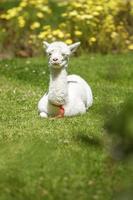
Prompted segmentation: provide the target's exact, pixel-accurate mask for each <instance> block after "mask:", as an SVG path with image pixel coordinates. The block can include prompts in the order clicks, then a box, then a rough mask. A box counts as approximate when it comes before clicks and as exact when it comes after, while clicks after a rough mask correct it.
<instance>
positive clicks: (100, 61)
mask: <svg viewBox="0 0 133 200" xmlns="http://www.w3.org/2000/svg"><path fill="white" fill-rule="evenodd" d="M132 63H133V57H132V55H131V54H124V55H106V56H105V55H82V56H80V57H73V58H71V60H70V66H69V70H68V71H69V73H70V74H71V73H75V74H78V75H80V76H82V77H83V78H84V79H85V80H87V81H88V83H89V84H90V85H91V87H92V91H93V94H94V104H93V107H92V108H90V110H89V111H88V112H87V113H86V114H85V115H83V116H76V117H72V118H63V119H56V120H50V119H41V118H40V117H39V116H38V111H37V103H38V101H39V99H40V97H41V96H42V95H43V94H44V92H45V91H46V90H47V88H48V81H49V71H48V67H47V60H46V58H45V57H44V58H31V59H13V60H3V61H1V62H0V200H44V199H46V200H93V199H94V200H97V199H98V200H114V199H116V197H115V194H116V193H119V192H120V191H121V190H122V189H123V187H124V185H125V183H126V177H127V176H129V173H130V172H129V171H128V170H127V167H126V164H125V163H122V162H116V161H113V160H112V159H111V158H110V157H109V152H108V148H107V145H105V143H106V142H105V138H106V137H105V131H104V128H103V126H104V120H106V118H109V117H110V115H111V111H110V112H108V110H109V108H110V107H113V108H114V109H115V110H116V112H117V111H119V109H120V107H121V106H122V104H123V102H124V100H125V99H126V98H127V97H128V96H129V95H130V94H131V93H132V84H133V80H132V75H133V70H132V69H133V68H132ZM131 70H132V71H131Z"/></svg>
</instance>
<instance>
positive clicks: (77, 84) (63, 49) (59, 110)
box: [38, 42, 93, 118]
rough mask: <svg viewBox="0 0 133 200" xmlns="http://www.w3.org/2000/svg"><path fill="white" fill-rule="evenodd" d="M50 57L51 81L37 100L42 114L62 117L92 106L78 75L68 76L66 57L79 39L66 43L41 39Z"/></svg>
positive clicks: (88, 89) (79, 112) (90, 93)
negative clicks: (69, 43) (45, 91)
mask: <svg viewBox="0 0 133 200" xmlns="http://www.w3.org/2000/svg"><path fill="white" fill-rule="evenodd" d="M43 44H44V47H45V49H46V53H47V55H48V59H49V69H50V83H49V89H48V92H47V93H45V94H44V96H43V97H42V98H41V99H40V101H39V103H38V109H39V113H40V116H41V117H45V118H47V117H63V116H73V115H77V114H83V113H85V112H86V110H87V109H88V108H89V107H90V106H91V105H92V102H93V97H92V91H91V88H90V86H89V85H88V84H87V82H86V81H85V80H83V79H82V78H81V77H80V76H77V75H69V76H68V75H67V66H68V60H69V56H70V55H71V54H72V53H73V52H75V50H76V49H77V47H78V46H79V45H80V42H77V43H74V44H72V45H69V46H68V45H66V44H65V43H64V42H53V43H51V44H49V43H48V42H43Z"/></svg>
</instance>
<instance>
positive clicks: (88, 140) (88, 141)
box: [74, 132, 102, 148]
mask: <svg viewBox="0 0 133 200" xmlns="http://www.w3.org/2000/svg"><path fill="white" fill-rule="evenodd" d="M74 139H75V140H76V141H77V142H78V143H80V144H83V145H85V146H88V147H90V146H92V147H96V148H101V147H102V142H101V141H100V139H98V138H97V137H95V136H88V135H86V134H83V133H81V132H80V133H78V134H77V136H76V137H74Z"/></svg>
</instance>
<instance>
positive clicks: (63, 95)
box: [48, 67, 68, 105]
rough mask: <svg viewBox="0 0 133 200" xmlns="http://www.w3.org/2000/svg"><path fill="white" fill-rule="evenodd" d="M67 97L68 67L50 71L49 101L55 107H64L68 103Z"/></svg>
mask: <svg viewBox="0 0 133 200" xmlns="http://www.w3.org/2000/svg"><path fill="white" fill-rule="evenodd" d="M67 95H68V88H67V71H66V67H63V68H61V69H50V84H49V92H48V99H49V101H50V102H51V103H52V104H55V105H64V104H65V103H66V101H67Z"/></svg>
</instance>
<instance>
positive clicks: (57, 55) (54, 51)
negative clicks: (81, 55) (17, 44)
mask: <svg viewBox="0 0 133 200" xmlns="http://www.w3.org/2000/svg"><path fill="white" fill-rule="evenodd" d="M43 45H44V48H45V49H46V53H47V55H48V59H49V65H50V66H51V67H53V68H62V67H64V66H67V63H68V59H69V56H70V55H71V54H72V53H73V52H75V51H76V49H77V47H78V46H79V45H80V42H76V43H74V44H71V45H67V44H65V43H64V42H53V43H51V44H49V43H48V42H45V41H44V42H43Z"/></svg>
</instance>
